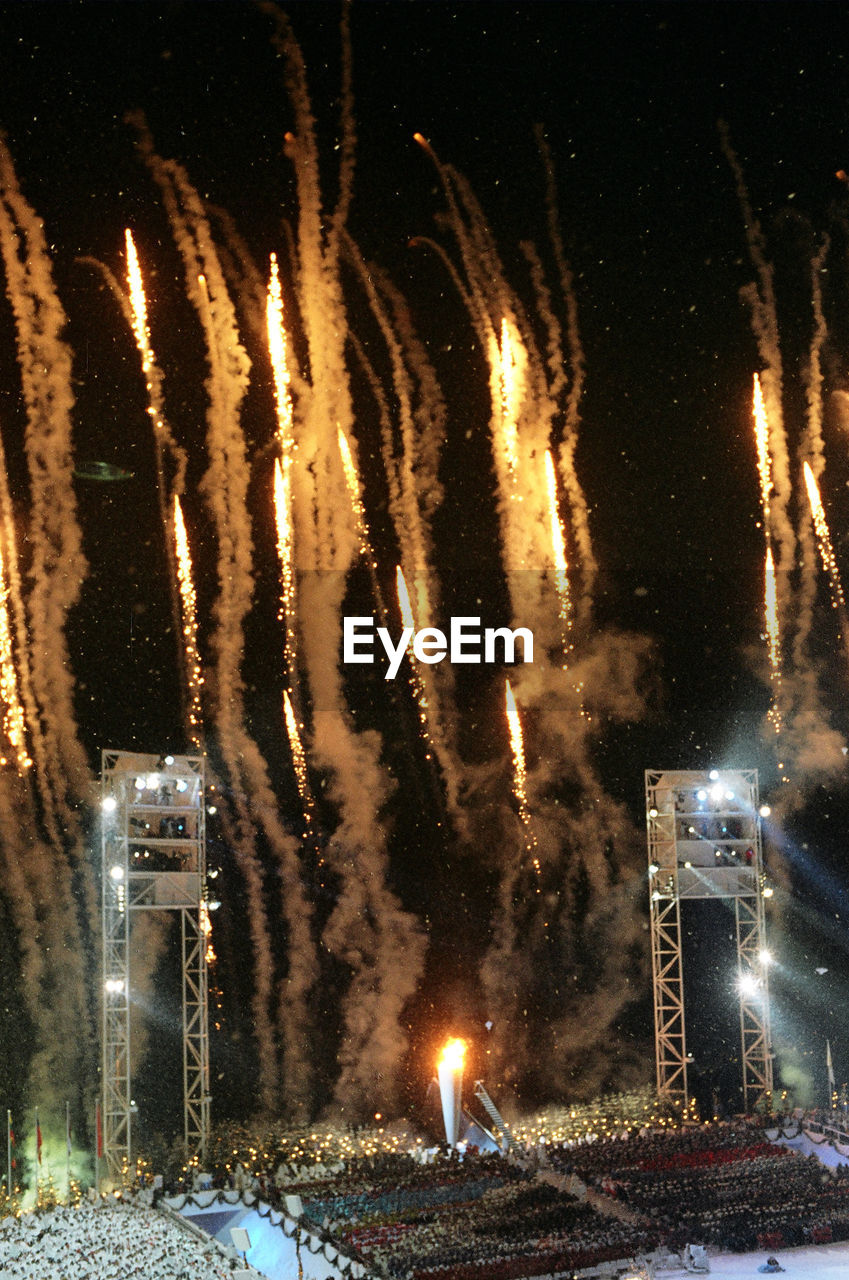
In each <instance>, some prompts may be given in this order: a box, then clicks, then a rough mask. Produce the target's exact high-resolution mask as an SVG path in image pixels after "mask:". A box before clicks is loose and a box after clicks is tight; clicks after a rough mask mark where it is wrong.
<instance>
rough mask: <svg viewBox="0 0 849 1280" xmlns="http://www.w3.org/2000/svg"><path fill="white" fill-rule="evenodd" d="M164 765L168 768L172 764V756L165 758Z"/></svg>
mask: <svg viewBox="0 0 849 1280" xmlns="http://www.w3.org/2000/svg"><path fill="white" fill-rule="evenodd" d="M165 763H166V764H167V765H168V766H169V767H170V766H171V765H172V764H173V763H174V757H173V756H166V757H165Z"/></svg>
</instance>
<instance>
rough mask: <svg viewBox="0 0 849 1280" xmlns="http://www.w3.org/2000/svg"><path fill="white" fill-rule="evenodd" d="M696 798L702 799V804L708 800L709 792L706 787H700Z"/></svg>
mask: <svg viewBox="0 0 849 1280" xmlns="http://www.w3.org/2000/svg"><path fill="white" fill-rule="evenodd" d="M696 799H697V800H700V801H701V802H702V804H704V802H705V800H707V792H706V791H705V789H704V787H699V789H698V791H697V792H696Z"/></svg>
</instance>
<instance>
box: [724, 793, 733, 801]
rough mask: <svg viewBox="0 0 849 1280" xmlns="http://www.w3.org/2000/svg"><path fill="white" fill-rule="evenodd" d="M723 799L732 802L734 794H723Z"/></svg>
mask: <svg viewBox="0 0 849 1280" xmlns="http://www.w3.org/2000/svg"><path fill="white" fill-rule="evenodd" d="M725 799H726V800H733V799H734V792H733V791H726V793H725Z"/></svg>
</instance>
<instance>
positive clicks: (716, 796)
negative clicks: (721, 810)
mask: <svg viewBox="0 0 849 1280" xmlns="http://www.w3.org/2000/svg"><path fill="white" fill-rule="evenodd" d="M724 795H725V788H724V787H722V786H720V785H719V783H717V784H716V785H715V786H713V787H711V789H710V798H711V800H717V801H718V800H721V799H722V797H723V796H724Z"/></svg>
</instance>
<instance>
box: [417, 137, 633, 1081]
mask: <svg viewBox="0 0 849 1280" xmlns="http://www.w3.org/2000/svg"><path fill="white" fill-rule="evenodd" d="M430 154H431V156H432V157H433V159H434V163H435V164H436V166H437V170H438V172H439V175H440V178H441V180H442V185H443V190H444V192H445V196H446V201H447V205H448V225H449V226H450V229H451V231H452V233H453V235H454V238H455V241H456V244H457V247H458V250H459V255H460V260H461V263H462V271H461V272H459V276H460V280H461V290H462V295H463V296H464V297H465V299H466V300H467V308H468V312H469V315H470V318H471V320H472V323H473V325H474V327H475V330H476V333H477V336H478V339H479V343H480V347H481V349H482V350H483V351H484V353H485V354H486V358H487V373H488V380H489V392H490V415H491V416H490V435H491V443H492V457H493V464H494V469H495V475H496V482H497V502H498V512H499V525H500V532H501V560H502V565H503V568H504V572H505V577H506V584H507V588H508V592H509V597H510V611H511V620H512V625H513V626H514V627H518V626H526V627H529V628H530V629H531V630H532V631H533V634H534V641H535V643H534V662H533V665H532V666H524V667H517V668H515V669H514V671H513V672H512V673H511V685H512V688H513V693H514V696H515V704H516V706H515V708H514V709H512V708H511V709H510V710H511V711H513V712H514V714H513V715H512V716H511V719H514V720H515V721H518V720H519V716H521V731H522V733H521V760H523V762H524V766H525V768H524V773H525V779H524V786H523V787H522V789H521V791H522V795H520V797H519V801H518V810H519V811H518V813H517V812H512V813H510V812H507V811H505V809H504V808H503V807H502V808H501V809H500V811H499V809H498V808H497V807H496V806H497V801H496V800H495V797H496V795H497V794H498V793H497V783H496V781H495V768H496V766H495V765H493V766H492V768H491V772H490V776H489V777H486V776H483V774H482V776H481V778H480V780H479V784H478V789H477V792H476V793H475V794H474V795H473V798H472V804H473V808H474V821H475V823H476V825H478V826H480V824H488V825H487V826H486V828H485V829H486V839H488V840H489V841H492V842H493V843H496V844H497V845H498V846H500V847H501V848H502V849H503V858H502V859H501V862H500V866H499V872H500V885H499V891H498V901H497V903H496V905H495V909H494V912H493V918H492V939H493V940H492V945H491V946H490V948H489V950H488V952H487V954H486V956H485V958H484V961H483V964H482V966H481V980H482V984H483V987H484V992H485V995H486V999H487V1003H488V1008H489V1011H490V1018H491V1019H492V1021H493V1032H492V1037H491V1039H492V1050H491V1053H492V1055H493V1069H494V1070H498V1071H501V1072H503V1073H504V1077H505V1078H506V1079H512V1080H513V1082H514V1083H515V1084H517V1086H519V1087H521V1088H523V1089H525V1090H527V1091H530V1092H538V1093H539V1094H540V1095H545V1094H546V1093H547V1094H549V1095H550V1093H551V1092H552V1090H557V1089H560V1090H562V1089H563V1088H564V1087H566V1086H567V1082H568V1087H569V1088H570V1091H577V1090H580V1089H581V1088H586V1087H590V1088H591V1087H594V1085H596V1084H597V1083H598V1080H597V1079H596V1078H594V1077H592V1072H591V1071H590V1070H589V1068H588V1063H587V1061H586V1058H587V1055H588V1054H593V1055H595V1053H596V1052H597V1053H599V1054H603V1053H604V1052H605V1050H609V1049H610V1046H611V1044H612V1042H613V1041H614V1040H615V1039H616V1036H617V1032H616V1021H617V1018H618V1016H619V1015H620V1014H621V1012H622V1011H623V1009H624V1008H625V1007H626V1005H627V1004H628V1002H629V1000H631V999H632V998H634V997H636V995H637V993H638V990H639V976H638V975H639V971H640V968H641V963H642V961H641V959H640V958H639V957H641V956H642V949H643V948H642V936H641V934H642V930H641V925H640V920H639V913H638V911H637V909H636V904H635V902H634V901H633V900H632V898H631V897H629V894H628V892H627V890H626V889H625V887H624V886H625V885H626V884H627V883H630V882H631V880H632V876H631V872H632V871H633V870H635V869H636V866H637V865H638V863H639V859H640V852H641V851H640V845H639V841H638V838H637V836H636V833H635V832H634V831H633V828H632V827H631V824H630V822H629V821H628V819H627V816H626V814H625V812H624V809H623V808H622V807H621V806H619V805H618V804H616V803H615V802H614V801H612V800H611V799H610V798H609V797H607V796H606V795H605V794H604V790H603V787H602V786H601V784H600V781H599V778H598V776H597V773H596V770H595V767H594V764H593V759H592V753H593V750H594V748H595V740H596V730H595V728H594V721H595V720H596V719H600V720H602V721H603V723H604V724H605V725H607V724H609V723H610V722H611V721H612V720H614V719H615V718H617V717H619V716H622V717H624V718H638V717H639V716H640V715H641V714H642V711H643V708H644V699H645V695H646V692H647V689H646V688H645V683H646V682H645V675H644V672H645V664H646V660H647V657H648V652H649V644H648V642H647V641H646V640H645V639H643V638H642V637H634V636H627V637H625V636H619V635H616V634H614V633H601V634H598V635H595V636H590V635H589V634H587V632H586V630H585V628H582V635H581V637H580V640H579V641H576V644H577V645H578V647H576V650H575V652H574V655H570V663H569V670H568V673H567V672H564V670H563V661H564V635H563V633H564V630H567V628H565V627H564V622H563V616H562V615H563V607H564V606H563V600H564V590H565V588H566V587H567V585H568V584H567V582H566V581H564V578H565V573H564V569H565V555H564V547H563V542H564V531H563V529H562V526H561V525H560V523H559V513H558V510H557V494H556V488H557V485H556V477H555V476H554V475H553V471H554V468H553V467H552V465H551V461H549V463H548V464H547V463H546V455H548V454H549V452H550V450H551V449H552V446H553V443H554V441H555V439H556V438H557V436H558V433H559V431H560V430H561V428H562V420H563V413H564V401H565V399H567V398H568V397H567V382H566V379H565V377H564V375H563V373H562V368H563V366H564V365H565V364H566V363H567V362H566V360H565V359H564V357H563V355H562V352H561V353H560V354H559V359H558V358H557V357H556V356H555V349H556V350H557V351H558V352H559V343H560V328H559V326H558V324H557V323H556V321H555V319H554V316H553V314H552V308H551V303H550V299H549V295H548V293H547V290H546V289H545V287H544V284H543V281H542V276H541V272H540V270H539V267H538V258H537V256H536V255H535V253H534V252H533V251H531V250H526V254H525V256H526V258H527V259H528V260H529V262H530V263H531V267H532V280H531V284H532V287H533V298H534V302H535V304H536V307H537V313H536V314H533V315H532V314H531V313H529V312H528V311H527V310H526V309H525V307H524V306H523V305H522V303H521V301H520V299H519V297H518V295H517V294H516V293H515V292H514V290H513V288H512V287H511V286H510V284H509V283H508V282H507V279H506V274H505V272H504V269H503V266H502V264H501V260H500V257H499V254H498V251H497V247H496V245H495V243H494V240H493V237H492V234H491V232H490V230H489V228H488V226H487V224H486V221H485V217H484V214H483V212H482V210H481V208H480V206H479V204H478V202H477V200H476V199H475V197H474V195H473V193H472V192H471V190H470V189H469V187H468V184H467V183H466V181H465V179H463V178H462V176H461V175H459V174H457V173H456V172H455V171H454V170H453V169H452V168H451V167H450V166H448V165H444V164H442V163H441V162H440V161H438V160H437V159H436V157H435V156H433V152H432V151H431V152H430ZM444 260H445V258H444V255H443V261H444ZM567 279H568V277H567ZM572 302H574V299H572ZM570 305H571V304H570V303H568V302H567V310H568V309H569V306H570ZM540 313H542V314H541V315H540ZM540 321H541V323H542V327H543V331H544V334H545V340H546V348H545V353H544V354H543V352H542V351H541V350H540V349H539V348H538V346H537V343H536V340H535V337H534V333H535V328H536V326H537V324H538V323H539V322H540ZM567 325H568V330H569V333H570V342H572V343H573V344H576V345H574V346H573V351H572V359H573V364H574V366H575V367H576V368H575V369H573V383H572V388H573V391H575V384H576V383H577V393H579V391H580V382H581V379H582V368H583V357H582V355H581V354H580V348H579V344H577V330H576V324H575V318H574V314H573V313H572V314H571V319H569V320H568V321H567ZM577 393H576V394H577ZM566 412H568V413H569V414H571V418H570V423H571V425H570V427H569V428H568V431H570V432H572V438H571V439H568V440H566V443H565V456H566V464H565V466H564V482H565V487H566V489H567V492H569V493H570V514H571V515H572V520H573V525H574V529H577V528H578V526H579V525H580V523H581V520H586V504H585V502H584V501H583V496H582V493H581V490H580V486H579V485H577V477H576V476H575V475H574V467H573V453H574V433H575V432H576V430H577V398H573V401H572V403H571V406H567V408H566ZM561 463H562V458H561ZM570 468H571V469H572V471H571V478H570V474H569V470H570ZM570 484H571V485H572V489H571V491H570ZM552 490H553V491H554V492H553V493H552ZM581 537H582V539H583V546H584V553H585V554H586V557H587V563H586V564H583V563H582V564H581V566H580V571H581V574H582V603H581V607H580V618H581V620H582V622H583V621H585V620H587V619H589V617H590V616H591V611H592V602H591V600H590V599H589V598H588V590H589V585H590V584H591V583H592V581H593V580H594V574H595V572H596V567H595V561H594V558H593V557H592V552H591V543H590V542H589V538H588V525H586V527H585V528H584V531H583V533H582V534H581ZM576 541H577V538H576ZM582 703H583V704H584V711H583V713H582ZM512 740H513V757H514V781H515V778H516V776H517V775H518V773H519V764H520V754H519V751H518V742H519V737H518V734H517V732H516V727H515V724H514V725H513V733H512ZM500 776H501V774H500V773H499V777H500ZM525 814H526V815H527V823H526V820H525ZM496 815H498V816H496ZM528 823H531V824H532V829H533V833H534V837H535V841H536V844H535V848H534V857H533V860H528V859H527V857H526V853H524V852H523V851H525V850H526V846H527V840H528V835H527V831H528V825H527V824H528ZM496 824H497V825H496ZM523 862H524V864H525V867H526V868H527V870H526V871H525V873H524V874H522V873H521V872H520V870H519V868H520V867H521V865H522V863H523ZM634 882H636V881H634ZM623 973H632V974H633V977H634V980H635V981H634V985H633V986H631V987H630V988H629V985H628V983H627V982H626V983H624V984H623V981H622V974H623ZM576 1037H577V1040H578V1041H579V1042H580V1047H578V1045H577V1044H575V1038H576ZM573 1045H574V1048H573ZM540 1050H541V1052H540Z"/></svg>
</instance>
